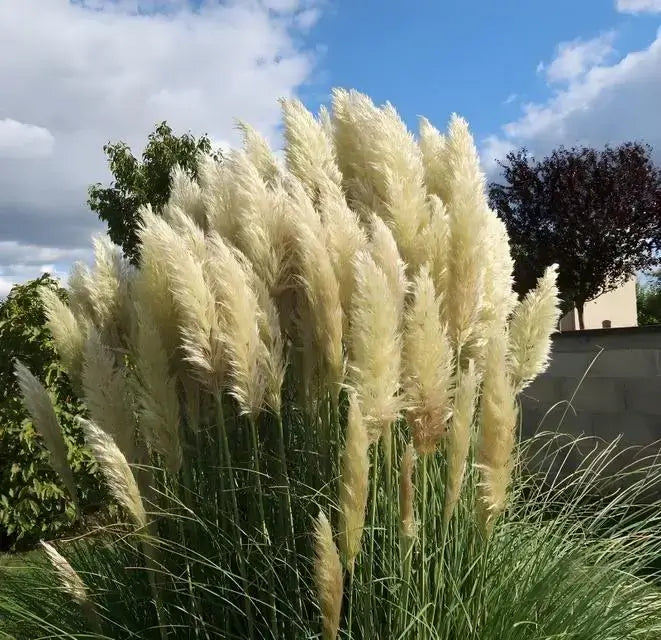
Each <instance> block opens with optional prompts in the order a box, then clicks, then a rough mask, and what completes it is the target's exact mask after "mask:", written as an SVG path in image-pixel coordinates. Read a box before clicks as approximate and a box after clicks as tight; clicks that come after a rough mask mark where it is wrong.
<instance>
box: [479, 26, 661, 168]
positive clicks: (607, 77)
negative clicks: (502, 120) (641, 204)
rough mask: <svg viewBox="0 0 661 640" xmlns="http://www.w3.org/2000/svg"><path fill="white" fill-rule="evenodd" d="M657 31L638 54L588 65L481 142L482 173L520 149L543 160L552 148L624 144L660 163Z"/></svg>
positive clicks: (659, 49) (660, 90) (660, 34)
mask: <svg viewBox="0 0 661 640" xmlns="http://www.w3.org/2000/svg"><path fill="white" fill-rule="evenodd" d="M660 69H661V30H659V32H658V33H657V36H656V38H655V40H654V41H653V42H652V43H651V44H650V45H649V46H648V47H647V48H645V49H642V50H641V51H635V52H630V53H628V54H626V55H624V56H623V57H621V58H620V59H619V60H617V61H615V62H614V63H612V64H609V65H603V64H599V63H596V62H593V63H592V65H591V66H588V67H587V68H586V69H585V70H584V72H583V73H582V74H581V75H579V76H576V77H574V78H572V79H569V80H568V81H567V83H566V84H564V85H561V86H560V87H559V88H555V89H552V92H551V97H550V98H549V99H548V100H547V101H546V102H541V103H533V104H527V105H524V106H523V109H522V114H521V116H520V117H519V118H518V119H517V120H514V121H512V122H509V123H507V124H505V125H504V126H503V127H502V128H501V131H500V133H499V134H498V135H494V136H490V137H489V138H488V139H487V140H485V142H484V145H483V148H482V158H483V160H484V162H485V166H486V167H487V170H489V171H492V170H493V169H494V158H500V157H502V154H503V150H504V149H507V148H508V146H509V148H514V147H520V146H526V147H527V148H528V149H530V150H531V151H532V152H533V153H536V154H543V153H546V152H548V151H550V150H551V149H552V148H553V147H556V146H558V145H566V146H570V145H574V144H586V145H595V146H601V145H604V144H607V143H609V144H618V143H621V142H625V141H629V140H639V141H643V142H647V143H649V144H651V145H652V147H653V148H654V153H655V158H656V160H657V161H659V162H661V119H660V118H659V105H660V104H661V73H660V72H659V70H660Z"/></svg>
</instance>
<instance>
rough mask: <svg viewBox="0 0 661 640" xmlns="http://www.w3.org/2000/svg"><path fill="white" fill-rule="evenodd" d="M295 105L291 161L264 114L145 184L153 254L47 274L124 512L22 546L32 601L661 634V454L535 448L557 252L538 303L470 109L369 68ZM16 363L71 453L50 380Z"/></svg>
mask: <svg viewBox="0 0 661 640" xmlns="http://www.w3.org/2000/svg"><path fill="white" fill-rule="evenodd" d="M284 113H285V139H286V142H287V145H286V149H285V153H286V158H287V164H288V172H287V173H286V174H285V173H284V172H283V170H282V169H281V168H280V167H279V166H278V163H277V162H276V161H275V159H274V156H273V154H272V153H271V151H270V150H269V149H268V147H267V146H266V144H265V142H264V141H263V140H261V139H260V138H259V137H257V136H256V135H255V134H254V132H252V131H251V130H246V131H245V133H246V140H245V144H244V147H245V148H244V150H243V151H242V152H235V153H233V154H232V155H231V156H230V157H229V158H228V160H227V162H225V163H223V165H222V166H218V164H217V163H215V162H214V161H213V160H211V159H209V160H208V161H205V162H203V163H202V165H201V168H200V176H199V178H200V181H199V184H196V183H194V182H193V181H191V180H190V179H186V178H185V177H184V176H182V175H181V173H180V172H179V173H176V174H175V176H178V177H177V180H176V186H175V187H174V188H173V190H172V193H171V198H170V201H169V203H168V205H167V206H166V207H164V208H163V211H162V212H159V215H157V214H155V213H153V212H152V211H151V210H150V209H149V208H146V209H143V210H142V211H141V215H142V222H141V226H140V230H139V239H140V243H141V244H140V258H141V259H140V265H139V266H138V267H132V266H131V265H130V264H129V263H128V262H127V260H126V259H125V258H123V257H122V255H121V252H120V251H119V249H118V248H116V247H112V246H111V245H110V243H109V242H108V241H98V242H97V246H96V261H95V265H94V267H93V269H92V270H90V271H88V270H85V269H78V271H77V272H76V273H75V274H74V277H73V278H72V280H71V282H72V286H71V291H70V306H67V305H65V304H63V303H62V302H61V301H60V300H59V299H57V298H56V297H54V296H51V297H50V299H49V300H48V301H47V308H48V315H49V322H50V326H51V329H52V331H53V335H54V336H55V339H56V343H57V347H58V352H59V353H60V355H61V356H62V358H63V362H64V363H65V365H66V367H67V370H68V371H69V372H70V374H71V375H72V377H73V380H74V382H75V384H76V385H77V386H79V387H80V388H82V389H84V392H85V402H86V406H87V407H88V409H89V414H90V416H89V417H90V419H89V420H82V421H81V424H82V426H83V429H84V431H85V435H86V439H87V443H88V445H89V446H90V448H91V449H92V451H93V453H94V455H95V457H96V459H97V460H98V462H99V466H100V469H101V471H102V472H103V474H104V476H105V478H106V480H107V483H108V486H109V487H110V489H111V490H112V492H113V494H114V496H115V497H116V499H117V500H118V501H119V503H120V504H121V505H122V507H123V509H124V513H125V516H126V517H125V520H126V521H125V522H124V523H123V524H122V525H121V526H119V525H118V526H117V527H114V528H113V529H112V530H108V529H107V530H106V537H105V538H103V539H101V540H99V541H98V542H97V543H94V544H90V543H89V542H81V541H77V542H73V543H70V544H68V545H60V546H59V547H58V548H56V547H54V546H46V548H45V551H46V554H47V557H48V558H49V560H50V561H51V563H52V567H49V566H48V565H47V564H46V563H41V564H40V563H37V564H35V565H34V566H29V567H26V568H25V569H24V570H22V571H20V570H19V571H12V572H4V573H5V574H4V575H3V576H2V581H1V582H0V585H1V586H0V616H3V617H0V620H5V621H6V622H5V623H4V624H5V628H6V629H8V630H10V631H11V633H12V634H13V635H14V636H15V637H16V638H33V637H43V636H44V635H47V636H48V637H51V638H81V639H82V638H85V637H90V635H91V636H92V637H94V636H95V635H96V637H112V638H136V637H137V638H145V639H151V638H154V639H156V638H162V639H164V638H166V637H170V638H209V639H210V638H242V639H246V638H250V639H257V638H273V639H281V638H286V639H288V640H289V639H294V640H297V639H301V640H302V639H304V638H306V639H309V638H318V637H320V636H321V637H323V638H324V640H335V639H336V638H338V637H341V638H346V639H349V638H355V639H358V638H393V639H398V638H401V639H408V638H416V639H423V638H424V639H432V640H449V639H457V638H472V639H475V640H478V639H479V640H502V638H507V639H508V640H548V639H550V638H561V637H563V638H569V637H572V638H575V639H577V640H578V639H580V640H604V639H605V638H609V639H613V640H615V639H618V640H625V639H630V638H644V639H646V640H652V638H657V637H658V634H659V631H660V630H661V597H660V596H659V594H658V591H657V589H655V588H654V586H653V585H652V583H651V582H650V581H648V579H646V578H645V577H643V575H644V574H645V573H646V572H648V571H651V574H652V577H653V578H654V577H655V575H656V574H655V573H654V571H653V569H650V565H651V560H652V559H653V558H655V557H656V556H657V555H658V554H659V551H661V536H660V535H659V533H658V520H659V516H658V514H659V508H658V507H659V504H658V502H657V503H654V504H652V505H651V507H650V506H649V505H648V507H647V510H645V508H644V506H643V507H642V517H637V518H636V519H635V521H634V520H632V512H633V511H634V510H636V509H637V508H638V507H639V503H641V502H642V496H643V495H644V491H643V490H647V489H649V488H650V478H655V479H656V481H658V479H659V473H658V472H659V469H658V465H657V466H651V467H650V469H646V470H643V471H642V474H641V471H640V470H639V474H641V475H639V476H637V478H638V479H637V480H634V481H633V482H632V484H630V485H628V486H615V488H614V489H613V488H608V487H609V486H611V485H605V487H606V489H604V485H601V484H599V483H595V479H594V478H595V475H596V476H599V475H600V471H603V469H604V468H605V467H606V465H605V464H604V461H606V462H607V461H608V460H609V455H606V456H602V457H597V459H596V460H595V459H587V460H586V462H585V466H584V468H583V469H582V470H580V472H579V473H577V474H571V475H569V476H566V475H564V476H563V475H562V474H557V473H556V474H555V475H554V473H553V472H554V471H555V469H556V466H557V465H555V461H554V460H553V458H552V456H551V459H550V460H548V461H549V462H550V463H551V464H548V465H545V464H542V465H541V466H539V468H540V469H541V471H540V472H539V473H536V474H534V475H533V477H532V478H529V479H528V478H526V477H524V476H523V475H522V473H521V472H520V466H519V462H520V461H521V460H523V459H527V458H526V447H527V446H528V445H527V444H523V445H519V444H518V443H517V440H516V431H517V413H518V412H517V404H516V399H517V396H518V394H519V392H520V391H521V390H522V389H523V388H525V387H526V386H527V385H528V384H529V383H530V381H531V380H532V379H533V378H534V377H535V376H536V375H537V374H538V373H539V372H540V371H542V370H543V369H544V368H545V366H546V364H547V361H548V356H549V349H550V334H551V332H552V331H553V330H554V328H555V325H556V322H557V319H558V309H557V304H558V300H557V289H556V285H555V276H556V274H555V270H554V269H553V268H549V269H548V270H547V271H546V273H545V275H544V276H543V277H542V278H541V279H540V280H539V282H538V285H537V287H536V289H534V290H533V291H531V292H530V293H529V294H528V295H527V296H526V297H525V298H524V299H523V300H522V301H521V302H517V300H516V296H515V295H514V294H513V291H512V278H511V272H512V261H511V259H510V256H509V246H508V242H507V235H506V233H505V232H504V229H503V226H502V223H500V222H499V221H498V219H497V217H496V216H495V214H494V213H493V212H492V211H490V210H489V209H488V207H487V205H486V197H485V194H484V191H483V184H484V183H483V177H482V174H481V173H480V170H479V164H478V160H477V152H476V149H475V147H474V144H473V141H472V139H471V137H470V135H469V133H468V129H467V125H466V123H465V122H464V121H462V120H461V119H459V118H453V120H452V122H451V124H450V129H449V133H448V135H447V137H444V136H441V134H440V133H439V132H438V131H436V130H435V129H433V128H432V127H431V126H430V125H429V124H428V123H427V122H426V121H423V123H422V128H421V139H420V143H417V142H416V141H415V140H414V139H413V137H412V136H410V134H409V133H408V131H407V130H406V128H405V127H404V125H403V123H402V122H401V121H400V119H399V117H398V116H397V114H396V112H395V111H394V109H393V108H392V107H390V106H386V107H384V108H377V107H375V106H374V105H373V104H372V103H371V101H369V99H367V98H366V97H365V96H361V95H359V94H355V93H346V92H336V93H335V95H334V104H333V113H332V116H330V117H329V116H328V114H325V115H323V116H322V117H321V118H320V120H319V121H317V120H316V119H315V118H313V117H312V116H311V114H309V113H308V112H307V111H306V110H305V109H304V108H303V106H302V105H301V104H300V103H298V102H296V101H285V102H284ZM160 213H162V215H160ZM18 375H19V379H20V385H21V390H22V392H23V393H24V395H25V399H26V402H27V403H28V404H29V406H31V407H32V409H33V417H34V418H35V422H36V424H37V427H38V428H40V429H41V430H42V431H43V433H44V435H45V436H46V437H47V438H48V441H49V442H50V443H51V444H52V449H53V452H56V451H57V450H58V448H61V441H60V439H59V438H60V436H59V431H58V430H57V428H56V427H57V425H56V424H55V421H54V420H53V419H52V414H51V411H50V407H49V406H48V403H47V398H46V397H45V390H44V389H43V388H41V387H40V386H39V385H38V384H37V383H36V381H35V379H34V378H33V377H32V376H31V374H30V373H29V372H28V371H26V370H24V369H19V371H18ZM541 448H542V449H543V447H541ZM539 449H540V447H533V450H534V451H538V450H539ZM607 453H608V452H607ZM552 455H557V459H559V460H560V461H562V460H563V459H568V458H571V457H572V452H567V451H564V452H563V451H562V447H560V451H559V452H557V453H555V454H552ZM543 461H547V456H546V454H544V456H543ZM64 462H65V461H64V460H61V459H58V458H57V456H54V457H53V464H54V465H56V466H57V468H58V469H59V472H60V473H61V474H62V476H63V477H66V476H67V474H68V472H67V470H66V465H65V464H64ZM593 489H598V490H599V491H601V492H602V493H601V494H597V495H599V496H601V498H602V502H600V503H598V506H597V507H595V508H592V509H591V510H590V509H588V508H587V507H586V504H585V500H584V498H585V497H586V496H588V495H590V494H591V493H593ZM604 491H607V493H603V492H604ZM639 514H640V512H639ZM81 614H82V615H81ZM0 624H2V622H0ZM0 628H1V627H0Z"/></svg>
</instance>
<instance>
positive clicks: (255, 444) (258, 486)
mask: <svg viewBox="0 0 661 640" xmlns="http://www.w3.org/2000/svg"><path fill="white" fill-rule="evenodd" d="M248 421H249V423H250V437H251V439H252V448H253V457H254V459H255V460H254V471H255V491H257V496H258V500H257V507H258V509H259V518H260V520H261V522H260V525H261V530H262V531H261V533H262V536H263V537H264V543H265V545H266V547H267V548H268V547H270V546H271V539H270V537H269V530H268V527H267V526H266V511H265V510H264V495H263V489H262V471H261V465H260V464H259V435H258V433H257V421H256V420H255V416H254V415H253V414H252V413H251V414H250V416H249V418H248ZM268 574H269V577H268V580H269V597H270V600H271V631H272V633H273V637H274V638H277V637H278V610H277V607H276V602H275V585H274V583H273V572H272V571H271V570H269V572H268Z"/></svg>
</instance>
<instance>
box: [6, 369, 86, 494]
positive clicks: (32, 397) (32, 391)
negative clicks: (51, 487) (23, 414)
mask: <svg viewBox="0 0 661 640" xmlns="http://www.w3.org/2000/svg"><path fill="white" fill-rule="evenodd" d="M14 371H15V373H16V378H17V380H18V386H19V388H20V390H21V394H22V395H23V403H24V405H25V408H26V409H27V410H28V413H29V414H30V417H31V418H32V422H33V424H34V427H35V429H36V431H37V433H39V435H40V436H41V437H42V438H43V439H44V442H45V443H46V448H47V449H48V452H49V453H50V463H51V465H52V466H53V469H55V471H56V472H57V473H58V475H59V476H60V478H61V480H62V482H63V483H64V486H65V487H66V488H67V490H68V491H69V495H70V496H71V498H72V499H73V501H74V503H76V504H78V492H77V491H76V483H75V482H74V479H73V474H72V472H71V467H70V466H69V462H68V460H67V445H66V443H65V442H64V438H63V437H62V430H61V429H60V424H59V422H58V420H57V416H56V415H55V409H54V408H53V403H52V401H51V398H50V396H49V394H48V391H46V389H45V388H44V386H43V385H42V384H41V382H39V380H38V379H37V378H36V377H35V376H34V375H32V373H31V372H30V371H29V370H28V368H27V367H26V366H25V365H24V364H23V363H22V362H20V361H19V360H16V361H15V363H14Z"/></svg>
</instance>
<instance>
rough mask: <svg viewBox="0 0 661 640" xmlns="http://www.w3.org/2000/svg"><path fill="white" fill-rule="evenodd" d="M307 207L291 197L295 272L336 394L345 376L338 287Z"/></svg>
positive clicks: (302, 198)
mask: <svg viewBox="0 0 661 640" xmlns="http://www.w3.org/2000/svg"><path fill="white" fill-rule="evenodd" d="M309 206H310V203H309V199H308V198H307V196H305V195H304V194H300V193H299V194H298V195H297V196H296V197H295V198H292V207H291V209H290V213H291V225H292V231H291V234H292V238H293V239H294V242H295V245H294V246H295V260H296V267H295V270H296V273H297V279H298V282H299V284H300V285H301V289H302V291H303V292H304V294H305V297H306V300H307V304H308V307H309V312H310V314H311V319H312V330H313V331H314V338H315V341H316V344H317V347H318V349H319V351H320V353H321V356H322V362H323V365H324V374H325V378H326V380H327V382H328V385H329V387H330V388H331V389H332V392H333V394H334V395H335V397H337V394H339V390H340V386H339V385H340V384H341V383H342V380H343V378H344V355H343V351H342V304H341V301H340V288H339V285H338V281H337V278H336V277H335V271H334V270H333V264H332V262H331V258H330V255H329V253H328V250H327V249H326V247H325V246H324V244H323V240H322V238H323V232H322V231H321V230H320V231H319V232H318V233H315V230H314V228H313V227H311V226H310V225H309V224H307V220H308V219H309V215H308V212H307V211H306V210H307V209H308V207H309Z"/></svg>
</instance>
